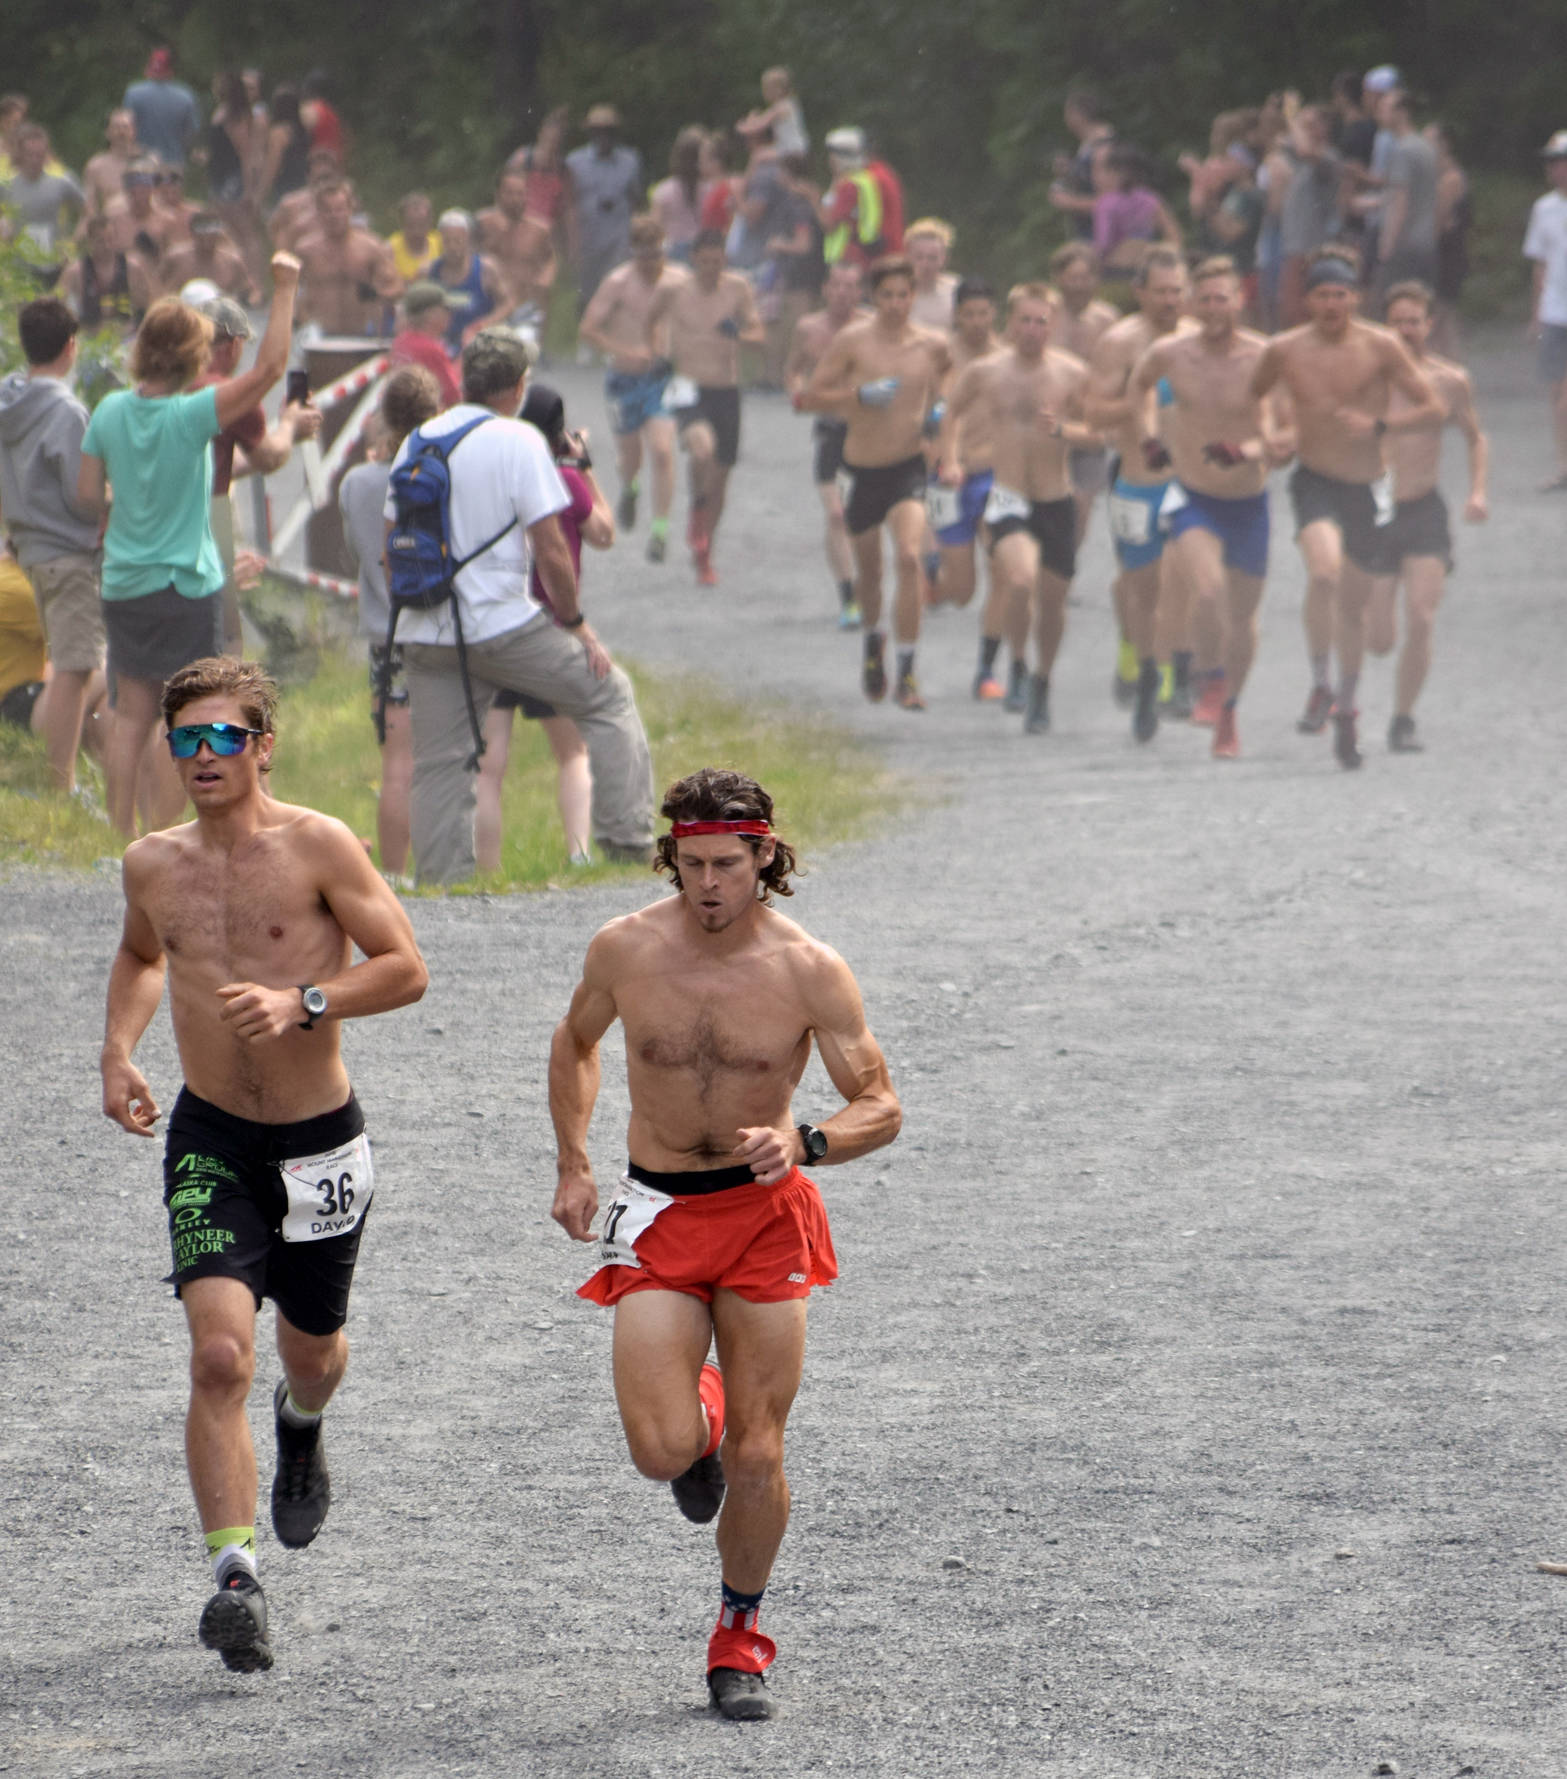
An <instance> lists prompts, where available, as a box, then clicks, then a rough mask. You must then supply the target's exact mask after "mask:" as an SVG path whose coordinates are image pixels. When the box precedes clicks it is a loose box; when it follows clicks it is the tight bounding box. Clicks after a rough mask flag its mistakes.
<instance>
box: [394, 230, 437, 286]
mask: <svg viewBox="0 0 1567 1779" xmlns="http://www.w3.org/2000/svg"><path fill="white" fill-rule="evenodd" d="M387 245H388V246H389V247H390V248H391V250H392V259H393V260H394V262H395V263H396V266H397V275H398V277H399V278H401V279H402V281H403V283H404V284H412V283H413V281H414V280H415V279H416V278H422V277H423V276H424V275H425V273H426V272H428V271H429V269H430V267H431V266H433V265H434V264H435V262H436V259H437V258H438V257H439V256H440V251H441V237H440V236H439V235H438V234H436V232H435V231H434V229H431V231H430V233H429V234H428V235H426V236H425V238H424V252H423V253H422V254H420V253H414V252H413V251H412V250H411V249H410V248H409V245H408V243H407V241H406V240H405V239H404V238H403V231H402V230H401V229H399V230H398V231H397V233H396V234H395V235H392V236H390V237H389V238H388V240H387Z"/></svg>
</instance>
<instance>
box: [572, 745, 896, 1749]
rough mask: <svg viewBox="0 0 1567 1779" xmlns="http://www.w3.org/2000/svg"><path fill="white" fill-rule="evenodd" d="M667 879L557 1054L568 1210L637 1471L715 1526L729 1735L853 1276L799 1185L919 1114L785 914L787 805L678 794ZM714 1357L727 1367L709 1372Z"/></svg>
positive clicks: (749, 1677)
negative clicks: (827, 1103)
mask: <svg viewBox="0 0 1567 1779" xmlns="http://www.w3.org/2000/svg"><path fill="white" fill-rule="evenodd" d="M663 813H664V814H665V815H666V816H667V817H669V819H670V821H671V823H672V824H673V826H672V828H671V831H670V832H669V833H668V834H666V835H665V836H664V837H663V838H662V839H661V840H660V841H659V843H658V858H657V866H656V868H657V869H658V870H660V871H667V872H668V873H669V875H670V877H671V878H672V880H673V882H674V885H675V888H676V890H677V891H678V892H679V894H678V895H675V896H670V897H666V898H665V899H663V900H662V901H659V902H655V903H654V904H653V905H652V906H651V907H648V908H644V909H643V910H642V911H641V912H640V913H637V914H630V915H626V916H624V917H623V918H622V919H620V920H613V921H611V922H610V923H609V925H608V926H606V927H604V928H602V929H601V930H600V931H599V933H598V934H597V935H596V936H595V938H594V940H593V943H592V944H591V945H590V946H589V947H588V955H587V960H586V963H585V964H584V966H583V973H582V981H581V982H580V983H579V984H578V986H577V990H576V993H575V994H574V995H573V996H572V1001H571V1007H570V1010H569V1011H568V1012H567V1014H566V1017H565V1018H564V1019H563V1020H562V1021H561V1023H560V1025H559V1026H558V1027H557V1028H556V1031H555V1038H554V1042H553V1044H552V1046H551V1050H550V1113H551V1116H552V1117H553V1119H554V1121H555V1134H556V1140H557V1145H558V1151H559V1153H558V1169H559V1180H560V1183H559V1186H558V1187H557V1189H556V1193H555V1204H554V1208H553V1215H554V1217H555V1220H556V1221H557V1222H558V1223H559V1224H560V1225H561V1226H562V1227H563V1228H564V1229H565V1230H566V1232H567V1234H568V1235H570V1236H572V1237H573V1238H574V1239H575V1240H577V1241H581V1242H589V1241H596V1242H597V1244H598V1249H599V1259H600V1266H599V1270H598V1271H597V1272H596V1273H594V1275H593V1277H592V1278H591V1279H589V1280H588V1282H587V1284H585V1285H584V1286H583V1287H582V1290H581V1295H582V1296H583V1297H586V1298H589V1299H590V1300H591V1301H593V1302H595V1303H601V1304H606V1305H613V1306H614V1309H615V1336H614V1370H615V1394H616V1398H617V1400H618V1402H619V1405H620V1418H621V1423H622V1425H623V1426H624V1428H625V1433H626V1443H627V1444H628V1446H629V1447H630V1448H631V1458H632V1462H633V1463H634V1464H635V1465H636V1467H637V1469H638V1470H640V1471H641V1472H642V1474H643V1475H644V1476H649V1477H652V1478H653V1479H654V1480H655V1481H659V1482H668V1483H669V1484H670V1485H671V1487H672V1488H673V1490H674V1495H675V1500H676V1502H677V1504H678V1505H679V1507H680V1511H681V1512H682V1513H683V1514H684V1515H685V1516H686V1518H687V1519H691V1520H696V1521H698V1522H699V1523H700V1522H706V1521H708V1520H711V1519H712V1518H714V1516H715V1515H718V1514H719V1508H720V1507H722V1509H723V1512H722V1514H721V1515H720V1516H719V1518H718V1554H719V1560H720V1563H721V1566H722V1570H721V1582H722V1605H721V1607H720V1611H719V1615H718V1623H717V1625H716V1626H715V1628H714V1630H713V1634H712V1637H711V1638H710V1639H709V1642H708V1646H707V1684H708V1692H709V1697H710V1699H711V1701H712V1703H713V1705H714V1706H715V1707H716V1708H717V1710H718V1711H720V1712H721V1713H722V1714H723V1715H724V1716H725V1717H730V1718H761V1717H770V1716H771V1715H772V1706H771V1702H770V1700H769V1698H768V1696H767V1693H766V1690H765V1688H764V1684H763V1679H762V1676H763V1673H764V1671H765V1670H766V1668H767V1667H768V1665H769V1664H770V1663H771V1661H772V1660H773V1657H774V1655H775V1654H776V1650H775V1647H774V1645H773V1643H772V1641H771V1640H770V1639H769V1638H768V1637H765V1636H764V1635H763V1634H762V1632H761V1630H760V1628H759V1625H758V1618H759V1614H760V1610H761V1603H762V1594H763V1590H764V1589H765V1588H766V1586H767V1582H768V1577H769V1576H770V1575H771V1573H772V1567H773V1559H774V1558H775V1557H776V1556H777V1554H778V1546H779V1544H780V1543H781V1542H782V1540H783V1534H784V1527H785V1526H786V1525H787V1523H788V1519H789V1485H788V1483H787V1482H786V1481H785V1478H784V1473H783V1435H784V1424H785V1422H786V1421H787V1419H788V1416H789V1409H790V1406H791V1405H792V1403H793V1401H794V1395H795V1391H796V1390H797V1389H798V1388H799V1384H800V1369H801V1363H802V1361H803V1358H804V1354H805V1299H806V1298H807V1297H808V1296H809V1295H810V1292H811V1288H812V1287H813V1286H814V1285H828V1284H831V1283H832V1281H833V1280H834V1279H835V1278H836V1277H837V1273H838V1266H837V1261H836V1259H835V1257H834V1255H833V1249H832V1236H831V1233H830V1231H829V1230H828V1227H827V1213H826V1210H825V1208H824V1207H823V1204H822V1200H821V1195H820V1193H819V1192H818V1191H817V1190H816V1187H815V1186H814V1185H813V1184H812V1182H811V1181H810V1180H808V1179H807V1178H806V1177H805V1175H804V1174H802V1173H801V1172H800V1163H801V1162H806V1161H809V1162H810V1163H811V1164H812V1165H813V1166H819V1165H826V1164H830V1163H834V1162H840V1161H852V1160H853V1159H854V1158H855V1157H856V1156H859V1155H864V1154H867V1153H868V1152H869V1151H870V1150H872V1149H879V1148H881V1147H882V1146H883V1144H886V1143H890V1142H891V1141H892V1139H893V1138H894V1137H895V1136H896V1135H897V1134H898V1126H899V1124H900V1122H901V1121H902V1112H901V1111H900V1109H899V1106H898V1099H897V1095H896V1094H895V1093H894V1092H893V1088H892V1083H891V1081H890V1080H889V1079H888V1076H887V1065H886V1063H885V1061H884V1060H883V1058H882V1054H881V1050H880V1049H879V1048H878V1046H877V1043H876V1040H875V1039H874V1038H873V1037H872V1036H871V1033H870V1031H869V1029H868V1028H867V1026H866V1024H865V1012H864V1008H863V1007H862V1005H861V1003H860V991H859V988H858V986H857V985H856V983H855V980H854V977H853V975H852V974H851V973H850V971H849V969H848V966H847V965H846V964H845V963H844V962H843V960H842V959H841V958H840V957H839V956H838V955H837V953H836V952H834V951H832V950H830V949H829V948H828V947H827V946H825V945H822V944H819V943H818V942H817V941H816V940H814V939H812V938H811V937H810V936H809V935H808V934H806V933H804V932H803V931H801V929H800V928H799V927H797V926H796V925H795V924H794V922H793V921H791V920H786V919H785V918H784V917H783V916H782V915H781V914H778V913H776V912H775V911H774V910H773V908H772V907H771V906H770V903H771V901H772V897H773V896H774V895H775V894H777V895H781V896H787V895H791V894H793V891H792V890H791V889H790V887H789V876H790V874H791V872H792V871H793V870H794V867H795V860H794V854H793V852H792V851H791V850H790V848H789V847H788V846H786V845H785V844H784V842H783V841H782V840H780V839H778V838H777V836H776V835H775V834H774V832H773V829H772V813H773V804H772V799H771V798H770V797H769V796H768V795H767V793H766V792H765V791H764V790H763V789H762V788H761V786H760V785H758V784H757V783H756V782H755V781H754V780H753V779H749V778H746V777H745V776H744V775H743V774H741V773H738V772H726V771H719V770H716V769H713V768H711V767H709V768H704V769H703V770H702V771H700V772H697V773H693V774H692V776H691V777H689V778H684V779H681V780H680V781H679V783H678V784H675V785H674V786H672V787H671V789H670V790H669V792H668V794H667V795H666V796H665V798H664V804H663ZM617 1018H618V1019H619V1020H620V1022H621V1024H622V1026H623V1027H624V1029H625V1039H626V1070H627V1076H628V1083H629V1086H630V1090H631V1123H630V1128H629V1131H628V1148H629V1150H630V1153H631V1160H630V1162H629V1163H628V1164H627V1169H626V1173H625V1175H624V1177H623V1178H622V1180H621V1182H620V1187H619V1190H618V1191H617V1192H616V1194H615V1196H614V1198H613V1199H612V1200H611V1202H610V1205H609V1208H608V1210H607V1212H606V1215H605V1218H604V1224H603V1230H602V1233H601V1234H600V1235H598V1236H594V1235H593V1234H591V1233H590V1229H589V1226H590V1224H591V1223H592V1222H593V1219H594V1217H595V1215H596V1214H597V1211H598V1208H599V1195H598V1187H597V1186H596V1184H595V1183H594V1179H593V1169H592V1166H591V1164H590V1163H589V1161H588V1153H587V1136H588V1125H589V1123H590V1121H591V1119H592V1115H593V1104H594V1101H595V1099H596V1098H597V1095H598V1085H599V1054H598V1050H599V1040H600V1039H601V1038H602V1037H603V1035H604V1033H605V1032H606V1031H608V1030H609V1028H610V1026H611V1025H612V1024H613V1023H614V1021H615V1020H616V1019H617ZM813 1037H814V1038H815V1040H816V1044H817V1046H818V1048H819V1050H820V1052H821V1058H822V1062H823V1064H824V1065H825V1066H826V1069H827V1072H828V1074H829V1075H830V1076H831V1077H832V1081H833V1085H834V1086H835V1087H836V1088H837V1089H838V1091H839V1092H840V1093H841V1094H842V1095H843V1096H844V1098H845V1100H846V1101H847V1102H848V1104H847V1105H846V1106H845V1107H844V1108H843V1110H842V1111H840V1112H838V1113H836V1114H835V1115H834V1116H833V1117H832V1118H830V1119H828V1121H827V1122H826V1123H825V1124H824V1125H823V1126H822V1127H821V1128H820V1129H819V1130H818V1129H815V1128H814V1127H812V1126H811V1125H809V1124H797V1123H795V1122H794V1117H793V1113H792V1111H791V1108H790V1101H791V1096H792V1095H793V1092H794V1089H795V1088H796V1087H797V1086H798V1084H799V1081H800V1076H801V1074H802V1073H803V1072H804V1069H805V1064H806V1061H807V1059H808V1058H809V1056H810V1053H811V1040H812V1038H813ZM715 1339H716V1341H717V1347H718V1363H717V1364H716V1365H713V1364H709V1363H707V1354H708V1348H709V1345H710V1343H711V1342H713V1341H714V1340H715Z"/></svg>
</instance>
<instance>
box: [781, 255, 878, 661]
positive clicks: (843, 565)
mask: <svg viewBox="0 0 1567 1779" xmlns="http://www.w3.org/2000/svg"><path fill="white" fill-rule="evenodd" d="M862 290H863V285H862V283H861V278H860V268H859V265H858V264H857V262H855V261H854V260H848V259H841V260H839V261H838V263H837V265H835V266H829V267H828V268H827V281H826V283H825V284H824V285H823V286H822V298H823V306H822V307H821V308H820V309H813V310H812V311H811V313H810V314H809V315H802V316H801V317H800V319H799V320H798V321H797V322H796V323H795V328H794V338H793V339H792V340H791V341H790V342H789V356H788V357H787V358H786V359H785V360H784V387H785V389H787V390H788V391H789V399H790V400H791V401H792V402H793V403H794V405H795V407H796V408H799V407H800V405H801V398H802V396H803V394H804V391H805V387H806V385H807V384H808V383H809V382H810V380H811V377H812V375H813V374H814V372H815V370H816V367H817V365H819V364H820V363H821V362H822V359H823V358H824V357H825V355H826V352H827V348H828V347H829V346H830V345H831V344H832V343H833V341H834V340H835V339H836V338H837V337H838V335H839V334H841V333H842V332H843V330H844V329H845V328H846V327H847V326H848V325H849V323H850V322H851V321H863V320H864V319H865V310H864V308H863V307H862V306H861V293H862ZM848 430H849V426H848V422H847V421H846V420H840V419H839V418H838V416H837V415H836V414H818V415H817V416H816V418H815V419H814V420H813V421H812V422H811V445H812V452H811V473H812V480H813V481H814V482H815V484H816V493H817V496H818V497H819V499H820V500H821V503H822V514H823V516H824V518H825V519H826V522H827V567H828V569H829V570H830V571H831V573H832V577H833V579H834V581H836V582H837V585H838V628H839V629H840V630H854V629H857V628H858V627H859V622H860V608H859V606H857V605H856V604H855V603H854V551H853V550H852V549H851V548H850V546H849V528H848V525H847V524H846V523H845V522H844V517H843V495H842V494H841V493H840V492H839V490H838V472H839V470H841V469H842V468H843V440H844V435H845V434H846V433H847V432H848Z"/></svg>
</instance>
